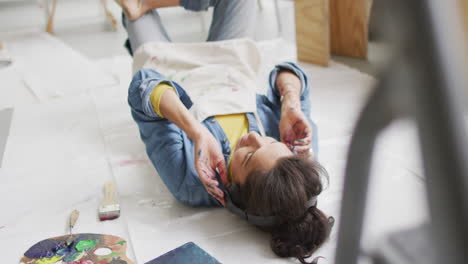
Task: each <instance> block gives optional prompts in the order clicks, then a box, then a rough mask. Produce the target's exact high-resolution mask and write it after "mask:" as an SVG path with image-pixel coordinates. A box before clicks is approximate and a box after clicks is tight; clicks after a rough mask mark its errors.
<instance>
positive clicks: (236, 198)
mask: <svg viewBox="0 0 468 264" xmlns="http://www.w3.org/2000/svg"><path fill="white" fill-rule="evenodd" d="M226 188H227V191H228V192H229V195H230V197H231V201H232V203H233V204H234V205H235V206H237V207H238V208H240V209H242V210H245V206H244V203H243V202H242V194H241V189H240V186H239V185H238V184H231V185H230V186H227V187H226Z"/></svg>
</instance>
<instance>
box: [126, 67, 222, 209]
mask: <svg viewBox="0 0 468 264" xmlns="http://www.w3.org/2000/svg"><path fill="white" fill-rule="evenodd" d="M161 82H168V83H170V84H171V85H173V87H175V88H176V90H177V94H178V95H179V98H180V100H181V101H182V102H183V103H184V105H185V106H186V107H187V108H189V107H190V106H191V104H192V102H191V100H190V98H189V96H188V95H187V94H186V93H185V91H184V90H183V89H182V88H181V87H180V86H179V85H177V84H176V83H175V82H171V81H170V80H167V79H166V78H164V76H163V75H161V74H160V73H158V72H156V71H154V70H150V69H142V70H140V71H139V72H137V73H136V74H135V76H134V77H133V80H132V82H131V84H130V87H129V91H128V103H129V105H130V108H131V114H132V117H133V119H134V120H135V122H136V124H137V125H138V129H139V132H140V138H141V140H142V141H143V143H144V144H145V147H146V153H147V155H148V157H149V159H150V160H151V162H152V164H153V166H154V167H155V169H156V170H157V172H158V174H159V176H160V177H161V179H162V181H163V182H164V184H165V185H166V186H167V188H168V189H169V191H170V192H171V193H172V195H174V197H175V198H176V199H177V200H178V201H180V202H182V203H184V204H186V205H190V206H220V205H219V203H218V202H217V201H216V199H214V198H213V197H211V195H209V194H208V193H207V192H206V190H205V188H204V186H203V184H202V183H201V181H200V179H199V177H198V174H197V172H196V170H195V165H194V151H193V142H192V141H191V140H190V139H189V138H188V136H187V135H186V134H185V132H184V131H183V130H182V129H180V128H179V127H178V126H177V125H176V124H174V123H172V122H171V121H170V120H168V119H165V118H161V117H159V116H158V115H157V114H156V113H155V112H154V109H153V107H152V105H151V102H150V101H149V95H150V94H151V91H152V90H153V88H154V87H155V86H156V85H158V84H159V83H161Z"/></svg>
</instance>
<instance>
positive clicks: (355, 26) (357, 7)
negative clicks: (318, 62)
mask: <svg viewBox="0 0 468 264" xmlns="http://www.w3.org/2000/svg"><path fill="white" fill-rule="evenodd" d="M371 5H372V0H330V17H331V19H330V28H331V50H332V53H333V54H336V55H344V56H351V57H358V58H367V49H368V32H369V13H370V8H371Z"/></svg>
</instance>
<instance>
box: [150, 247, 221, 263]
mask: <svg viewBox="0 0 468 264" xmlns="http://www.w3.org/2000/svg"><path fill="white" fill-rule="evenodd" d="M185 263H191V264H220V263H221V262H219V261H218V260H216V259H215V258H213V257H212V256H211V255H210V254H208V253H207V252H206V251H205V250H203V249H201V248H200V247H199V246H197V245H196V244H195V243H193V242H189V243H186V244H184V245H182V246H180V247H178V248H176V249H174V250H171V251H169V252H167V253H166V254H164V255H162V256H160V257H158V258H156V259H153V260H152V261H150V262H147V263H145V264H185Z"/></svg>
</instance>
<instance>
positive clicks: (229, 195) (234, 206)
mask: <svg viewBox="0 0 468 264" xmlns="http://www.w3.org/2000/svg"><path fill="white" fill-rule="evenodd" d="M219 182H220V186H219V187H220V188H221V189H222V190H223V192H224V199H225V201H226V209H228V210H229V212H231V213H233V214H235V215H237V216H239V217H240V218H243V219H245V220H246V221H247V222H248V223H251V224H253V225H256V226H260V227H271V226H274V225H276V224H277V223H278V222H279V221H278V217H277V216H259V215H251V214H248V213H247V212H246V211H245V205H244V204H242V199H241V193H240V187H239V185H237V184H230V185H228V186H225V185H224V184H223V183H222V182H221V181H219ZM313 206H317V196H312V197H311V198H310V199H309V201H307V208H310V207H313Z"/></svg>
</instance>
